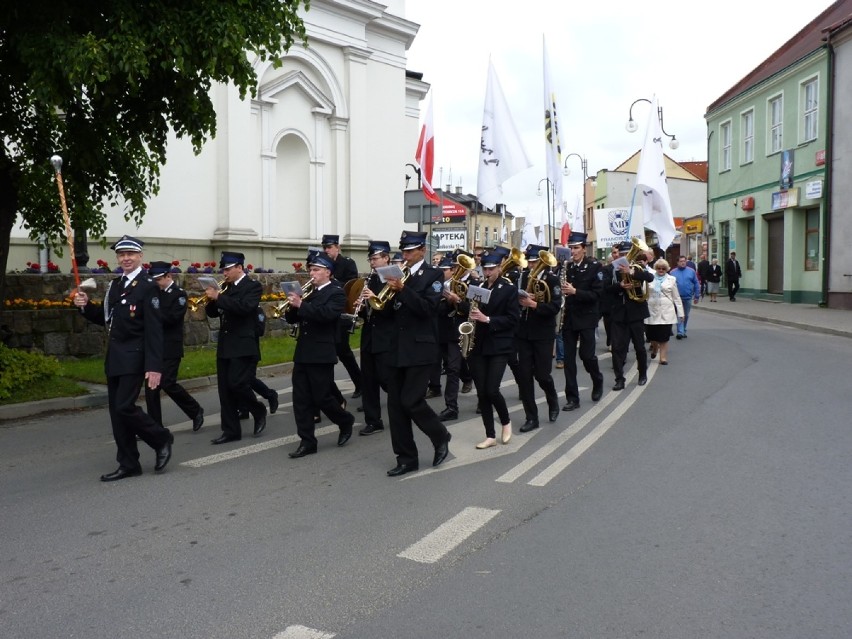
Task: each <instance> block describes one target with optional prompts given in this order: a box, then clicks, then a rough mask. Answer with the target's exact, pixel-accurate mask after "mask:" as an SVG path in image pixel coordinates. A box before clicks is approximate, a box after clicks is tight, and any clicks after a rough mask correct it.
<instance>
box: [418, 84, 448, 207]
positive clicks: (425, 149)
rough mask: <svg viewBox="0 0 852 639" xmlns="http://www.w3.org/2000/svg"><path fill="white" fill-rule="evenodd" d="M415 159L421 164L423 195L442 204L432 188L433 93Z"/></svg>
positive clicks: (433, 149) (433, 141)
mask: <svg viewBox="0 0 852 639" xmlns="http://www.w3.org/2000/svg"><path fill="white" fill-rule="evenodd" d="M414 161H415V162H417V164H418V165H419V166H420V182H421V184H422V185H423V195H425V196H426V199H427V200H429V201H430V202H433V203H434V204H438V205H439V206H440V203H441V199H440V198H439V197H438V195H437V194H436V193H435V189H434V188H432V173H433V171H434V169H435V128H434V126H433V124H432V95H431V94H430V95H429V104H428V105H426V115H425V116H424V118H423V126H422V127H421V129H420V141H419V142H417V153H415V155H414Z"/></svg>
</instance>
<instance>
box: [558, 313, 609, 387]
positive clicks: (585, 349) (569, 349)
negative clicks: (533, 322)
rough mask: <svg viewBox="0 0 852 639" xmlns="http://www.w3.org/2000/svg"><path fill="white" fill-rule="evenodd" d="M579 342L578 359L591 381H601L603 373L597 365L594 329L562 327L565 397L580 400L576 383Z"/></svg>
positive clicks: (599, 382) (600, 382)
mask: <svg viewBox="0 0 852 639" xmlns="http://www.w3.org/2000/svg"><path fill="white" fill-rule="evenodd" d="M578 340H579V342H580V349H579V352H580V360H581V361H582V362H583V368H585V369H586V372H587V373H588V374H589V375H590V376H591V378H592V382H593V383H595V382H597V383H598V384H602V383H603V375H601V369H600V366H599V365H598V356H597V355H595V329H594V328H580V329H576V330H574V329H571V328H569V327H564V328H563V330H562V344H563V346H564V347H565V368H564V369H563V370H564V372H565V399H566V400H572V399H574V400H576V401H578V402H579V401H580V389H579V386H578V385H577V341H578Z"/></svg>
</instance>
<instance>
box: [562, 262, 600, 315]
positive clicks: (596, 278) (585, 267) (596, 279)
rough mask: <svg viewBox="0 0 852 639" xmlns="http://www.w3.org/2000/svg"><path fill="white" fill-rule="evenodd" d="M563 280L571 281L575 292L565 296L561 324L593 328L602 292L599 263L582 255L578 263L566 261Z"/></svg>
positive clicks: (598, 311)
mask: <svg viewBox="0 0 852 639" xmlns="http://www.w3.org/2000/svg"><path fill="white" fill-rule="evenodd" d="M563 268H565V281H566V282H569V283H571V284H572V285H573V286H574V288H576V289H577V292H576V293H574V295H566V296H565V310H564V314H565V317H564V319H563V320H562V326H563V327H564V328H566V329H569V330H574V331H576V330H581V329H584V328H594V327H595V326H597V325H598V321H599V320H600V316H601V311H600V298H601V294H602V293H603V271H602V270H601V269H602V267H601V263H600V262H598V261H597V260H595V259H592V258H589V257H584V258H583V259H582V260H581V261H580V263H579V264H577V263H575V262H574V261H573V260H569V261H568V262H567V266H564V265H563Z"/></svg>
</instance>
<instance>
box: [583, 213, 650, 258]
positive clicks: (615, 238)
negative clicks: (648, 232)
mask: <svg viewBox="0 0 852 639" xmlns="http://www.w3.org/2000/svg"><path fill="white" fill-rule="evenodd" d="M628 224H629V225H630V228H629V229H628V228H627V226H628ZM633 237H639V238H642V239H643V240H644V238H645V229H644V227H643V226H642V207H641V206H636V207H634V208H633V217H632V219H631V218H630V209H629V208H621V209H595V245H596V246H597V247H598V248H604V247H610V246H612V245H613V244H618V243H619V242H626V241H630V238H633Z"/></svg>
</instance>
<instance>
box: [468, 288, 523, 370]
mask: <svg viewBox="0 0 852 639" xmlns="http://www.w3.org/2000/svg"><path fill="white" fill-rule="evenodd" d="M479 308H480V310H481V311H482V312H483V313H485V314H486V315H488V317H489V318H490V320H491V321H490V322H474V325H475V326H476V331H475V333H474V341H473V352H474V353H479V354H481V355H485V356H491V355H510V354H512V353H513V352H514V351H515V330H516V329H517V328H518V321H519V319H520V315H521V308H522V307H521V305H520V304H518V289H517V288H515V286H514V285H513V284H512V282H511V281H510V280H509V279H508V278H505V277H500V278H498V279H497V281H496V282H494V286H493V288H491V297H490V298H489V299H488V304H483V305H481V306H480V307H479Z"/></svg>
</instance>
